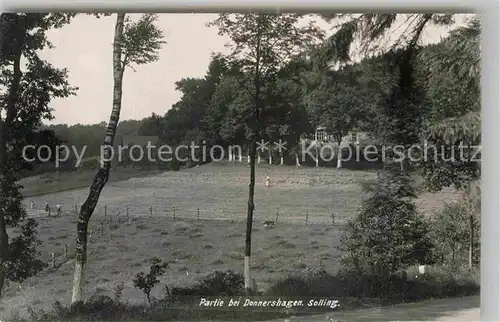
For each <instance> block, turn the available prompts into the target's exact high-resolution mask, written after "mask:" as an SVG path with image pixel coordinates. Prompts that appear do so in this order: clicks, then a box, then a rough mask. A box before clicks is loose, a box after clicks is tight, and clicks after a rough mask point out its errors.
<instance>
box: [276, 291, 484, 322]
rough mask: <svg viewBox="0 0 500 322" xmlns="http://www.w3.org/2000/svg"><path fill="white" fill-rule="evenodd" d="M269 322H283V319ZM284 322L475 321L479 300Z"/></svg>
mask: <svg viewBox="0 0 500 322" xmlns="http://www.w3.org/2000/svg"><path fill="white" fill-rule="evenodd" d="M328 318H330V319H328ZM273 321H276V322H277V321H283V319H280V320H273ZM285 321H286V320H285ZM288 321H290V322H318V321H332V322H333V321H449V322H454V321H456V322H458V321H460V322H464V321H479V296H467V297H461V298H450V299H441V300H428V301H422V302H418V303H409V304H398V305H394V306H389V307H382V308H372V309H362V310H357V311H352V312H338V313H329V314H322V315H314V316H301V317H292V318H290V319H288Z"/></svg>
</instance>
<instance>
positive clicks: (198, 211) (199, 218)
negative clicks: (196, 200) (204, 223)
mask: <svg viewBox="0 0 500 322" xmlns="http://www.w3.org/2000/svg"><path fill="white" fill-rule="evenodd" d="M198 220H200V208H198Z"/></svg>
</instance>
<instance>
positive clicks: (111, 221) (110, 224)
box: [109, 216, 113, 230]
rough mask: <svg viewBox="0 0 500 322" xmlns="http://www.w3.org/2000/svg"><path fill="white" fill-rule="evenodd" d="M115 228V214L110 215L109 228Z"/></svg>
mask: <svg viewBox="0 0 500 322" xmlns="http://www.w3.org/2000/svg"><path fill="white" fill-rule="evenodd" d="M111 229H113V216H109V230H111Z"/></svg>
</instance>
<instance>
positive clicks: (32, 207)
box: [30, 200, 35, 210]
mask: <svg viewBox="0 0 500 322" xmlns="http://www.w3.org/2000/svg"><path fill="white" fill-rule="evenodd" d="M30 208H31V210H33V209H35V203H34V202H33V200H31V202H30Z"/></svg>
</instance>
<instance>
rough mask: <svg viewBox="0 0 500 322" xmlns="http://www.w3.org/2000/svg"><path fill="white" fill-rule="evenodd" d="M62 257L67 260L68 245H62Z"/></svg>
mask: <svg viewBox="0 0 500 322" xmlns="http://www.w3.org/2000/svg"><path fill="white" fill-rule="evenodd" d="M64 257H65V258H68V244H65V245H64Z"/></svg>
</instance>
